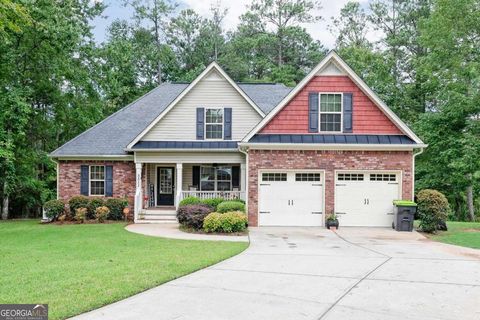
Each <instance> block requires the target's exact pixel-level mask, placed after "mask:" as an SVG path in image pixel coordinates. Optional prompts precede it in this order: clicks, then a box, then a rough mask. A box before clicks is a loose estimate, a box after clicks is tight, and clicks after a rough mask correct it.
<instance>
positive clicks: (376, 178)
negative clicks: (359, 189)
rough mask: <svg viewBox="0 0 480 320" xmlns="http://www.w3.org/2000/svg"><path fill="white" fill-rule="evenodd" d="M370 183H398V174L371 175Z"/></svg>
mask: <svg viewBox="0 0 480 320" xmlns="http://www.w3.org/2000/svg"><path fill="white" fill-rule="evenodd" d="M370 181H397V175H396V174H390V173H387V174H385V173H371V174H370Z"/></svg>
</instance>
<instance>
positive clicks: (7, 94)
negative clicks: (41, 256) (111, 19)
mask: <svg viewBox="0 0 480 320" xmlns="http://www.w3.org/2000/svg"><path fill="white" fill-rule="evenodd" d="M17 4H18V5H21V6H22V7H23V8H24V10H25V13H26V14H28V16H29V19H30V23H28V24H24V25H23V26H22V27H21V31H20V32H17V31H16V30H13V29H5V30H6V31H5V32H6V36H7V37H8V38H9V39H10V40H9V41H2V42H0V52H2V55H0V68H1V72H0V83H1V86H0V88H1V89H0V104H1V105H0V108H1V110H2V112H1V113H0V122H1V128H0V170H1V173H2V174H0V188H1V190H0V196H1V198H2V203H3V212H4V216H6V215H7V213H8V209H9V208H14V209H15V214H17V215H20V214H22V213H24V212H36V213H37V214H38V213H40V208H41V204H42V201H43V200H46V199H47V198H49V197H51V196H52V194H53V192H54V190H55V177H54V166H53V163H52V162H51V161H50V160H49V159H48V157H47V152H49V151H51V150H52V149H54V148H55V147H57V146H59V145H60V144H62V143H63V142H65V141H66V140H67V139H70V138H72V137H73V136H75V135H76V134H77V133H79V132H81V131H83V130H84V129H86V128H87V127H89V126H90V125H92V124H93V123H95V122H96V121H98V120H100V119H101V118H102V117H103V114H102V109H101V108H100V104H99V102H100V97H99V95H98V92H97V91H96V84H95V81H94V79H95V69H96V68H95V59H94V55H93V53H94V51H95V49H94V44H93V41H92V35H91V31H90V25H89V22H90V21H91V19H92V18H94V17H96V16H98V15H99V14H100V13H101V11H102V10H103V6H102V5H101V4H100V3H92V2H91V1H89V0H74V1H68V2H61V3H59V2H54V1H49V0H40V1H35V2H31V1H18V2H17Z"/></svg>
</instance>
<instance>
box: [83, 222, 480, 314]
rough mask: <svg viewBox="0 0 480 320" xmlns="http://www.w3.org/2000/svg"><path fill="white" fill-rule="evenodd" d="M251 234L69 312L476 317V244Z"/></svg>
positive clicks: (479, 306)
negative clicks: (105, 302) (232, 253)
mask: <svg viewBox="0 0 480 320" xmlns="http://www.w3.org/2000/svg"><path fill="white" fill-rule="evenodd" d="M250 236H251V246H250V247H249V249H247V250H246V251H245V252H243V253H242V254H240V255H238V256H236V257H233V258H231V259H229V260H227V261H224V262H222V263H219V264H217V265H214V266H212V267H209V268H206V269H204V270H201V271H198V272H196V273H193V274H190V275H188V276H185V277H183V278H180V279H177V280H174V281H171V282H169V283H166V284H164V285H161V286H159V287H156V288H154V289H151V290H148V291H146V292H144V293H141V294H138V295H136V296H133V297H130V298H128V299H125V300H123V301H120V302H117V303H115V304H112V305H109V306H106V307H104V308H101V309H98V310H95V311H92V312H90V313H86V314H84V315H81V316H79V317H77V318H78V319H241V320H245V319H269V320H270V319H275V320H278V319H328V320H332V319H353V320H355V319H369V320H370V319H379V320H380V319H381V320H391V319H422V320H425V319H462V320H466V319H477V320H478V319H480V250H473V249H462V248H459V247H455V246H449V245H443V244H439V243H435V242H431V241H429V240H426V239H425V238H423V237H422V236H421V235H419V234H418V233H415V232H414V233H398V232H394V231H392V230H389V229H381V228H341V229H340V230H338V232H337V233H334V232H331V231H328V230H326V229H323V228H252V229H251V231H250ZM139 272H141V271H140V270H139Z"/></svg>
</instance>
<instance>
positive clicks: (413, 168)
mask: <svg viewBox="0 0 480 320" xmlns="http://www.w3.org/2000/svg"><path fill="white" fill-rule="evenodd" d="M422 153H423V148H420V150H419V151H418V152H414V153H413V157H412V201H414V199H415V157H416V156H418V155H421V154H422Z"/></svg>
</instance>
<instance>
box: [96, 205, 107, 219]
mask: <svg viewBox="0 0 480 320" xmlns="http://www.w3.org/2000/svg"><path fill="white" fill-rule="evenodd" d="M109 213H110V209H108V208H107V207H105V206H102V207H98V208H97V209H95V219H97V221H98V222H100V223H103V222H104V221H105V219H107V217H108V214H109Z"/></svg>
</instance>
